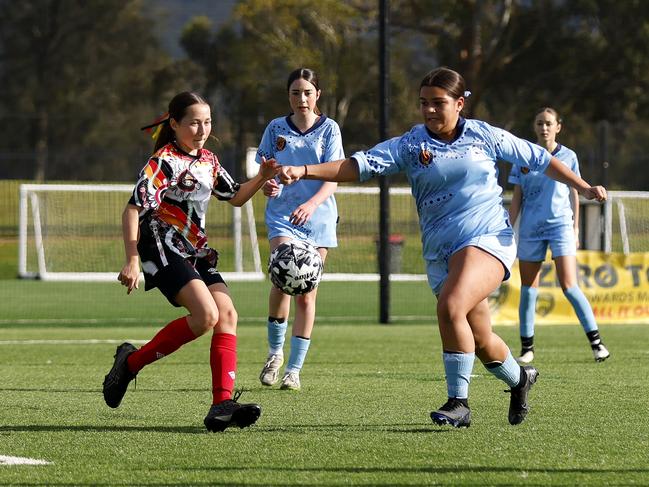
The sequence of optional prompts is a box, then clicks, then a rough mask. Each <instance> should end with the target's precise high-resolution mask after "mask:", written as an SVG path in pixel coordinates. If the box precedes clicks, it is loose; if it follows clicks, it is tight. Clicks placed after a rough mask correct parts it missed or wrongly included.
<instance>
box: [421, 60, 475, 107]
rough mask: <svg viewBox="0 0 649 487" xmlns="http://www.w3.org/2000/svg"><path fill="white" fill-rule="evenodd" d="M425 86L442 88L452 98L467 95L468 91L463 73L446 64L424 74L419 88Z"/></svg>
mask: <svg viewBox="0 0 649 487" xmlns="http://www.w3.org/2000/svg"><path fill="white" fill-rule="evenodd" d="M424 86H436V87H438V88H442V89H443V90H445V91H446V92H447V93H448V95H449V96H450V97H451V98H455V99H456V100H457V99H458V98H460V97H461V96H465V91H466V88H465V83H464V78H463V77H462V75H461V74H460V73H458V72H457V71H453V70H452V69H449V68H447V67H444V66H442V67H440V68H435V69H433V70H432V71H431V72H430V73H428V74H427V75H426V76H424V79H423V80H421V84H420V85H419V89H421V88H423V87H424Z"/></svg>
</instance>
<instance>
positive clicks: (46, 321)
mask: <svg viewBox="0 0 649 487" xmlns="http://www.w3.org/2000/svg"><path fill="white" fill-rule="evenodd" d="M375 318H376V317H375V316H318V317H317V318H316V321H317V322H318V323H338V322H353V321H368V320H372V319H375ZM392 318H393V319H394V320H399V321H402V320H403V321H428V320H432V319H433V316H432V315H431V316H424V315H422V316H408V315H406V316H393V317H392ZM239 322H240V323H255V322H259V323H263V324H265V323H266V317H264V316H259V317H239ZM124 323H139V324H141V325H142V326H147V327H150V326H153V327H157V326H158V325H162V324H165V320H164V319H162V318H160V319H149V320H146V319H142V318H111V319H96V318H74V319H66V318H34V319H28V318H21V319H15V320H7V319H0V325H12V324H13V325H64V324H69V325H85V324H89V325H109V324H114V325H119V324H124Z"/></svg>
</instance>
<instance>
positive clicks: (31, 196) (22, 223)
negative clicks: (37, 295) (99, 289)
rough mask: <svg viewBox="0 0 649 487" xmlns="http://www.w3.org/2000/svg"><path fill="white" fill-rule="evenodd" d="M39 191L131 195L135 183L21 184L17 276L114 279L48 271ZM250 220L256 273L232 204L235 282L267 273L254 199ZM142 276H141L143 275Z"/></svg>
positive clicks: (104, 274)
mask: <svg viewBox="0 0 649 487" xmlns="http://www.w3.org/2000/svg"><path fill="white" fill-rule="evenodd" d="M38 191H51V192H56V191H59V192H60V191H74V192H95V193H96V192H123V193H125V195H128V194H130V193H132V192H133V186H132V185H128V184H96V185H94V184H21V185H20V201H19V209H18V212H19V216H18V277H20V278H23V279H41V280H46V281H82V282H86V281H88V282H89V281H114V280H115V279H116V275H117V274H116V272H50V271H48V270H47V264H46V262H47V260H46V258H45V246H44V245H43V229H42V220H41V216H40V202H39V198H38V194H37V192H38ZM30 203H31V209H32V220H33V226H34V243H35V246H36V249H35V250H36V257H37V271H36V272H29V271H27V245H28V224H29V206H30ZM243 208H244V209H245V212H246V217H247V218H246V220H247V222H248V233H249V235H250V245H251V248H252V258H253V264H254V271H253V272H243V218H242V208H240V207H233V208H232V211H233V218H232V220H233V225H234V229H233V237H234V239H235V272H224V273H222V274H223V277H224V279H226V280H233V281H262V280H264V279H265V274H264V272H263V271H262V267H261V256H260V253H259V242H258V241H257V228H256V224H255V218H254V210H253V206H252V201H248V202H246V203H245V204H244V205H243ZM141 277H142V276H141Z"/></svg>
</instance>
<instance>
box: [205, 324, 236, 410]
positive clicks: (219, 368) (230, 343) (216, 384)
mask: <svg viewBox="0 0 649 487" xmlns="http://www.w3.org/2000/svg"><path fill="white" fill-rule="evenodd" d="M210 367H211V368H212V404H218V403H220V402H223V401H225V400H226V399H231V398H232V390H233V389H234V377H235V373H236V370H237V336H236V335H231V334H229V333H214V334H213V335H212V345H211V346H210Z"/></svg>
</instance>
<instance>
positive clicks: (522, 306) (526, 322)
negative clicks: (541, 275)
mask: <svg viewBox="0 0 649 487" xmlns="http://www.w3.org/2000/svg"><path fill="white" fill-rule="evenodd" d="M538 294H539V290H538V289H537V288H535V287H530V286H521V301H520V303H519V304H518V321H519V322H520V327H521V336H522V337H525V338H529V337H533V336H534V312H535V310H536V297H537V296H538Z"/></svg>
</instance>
